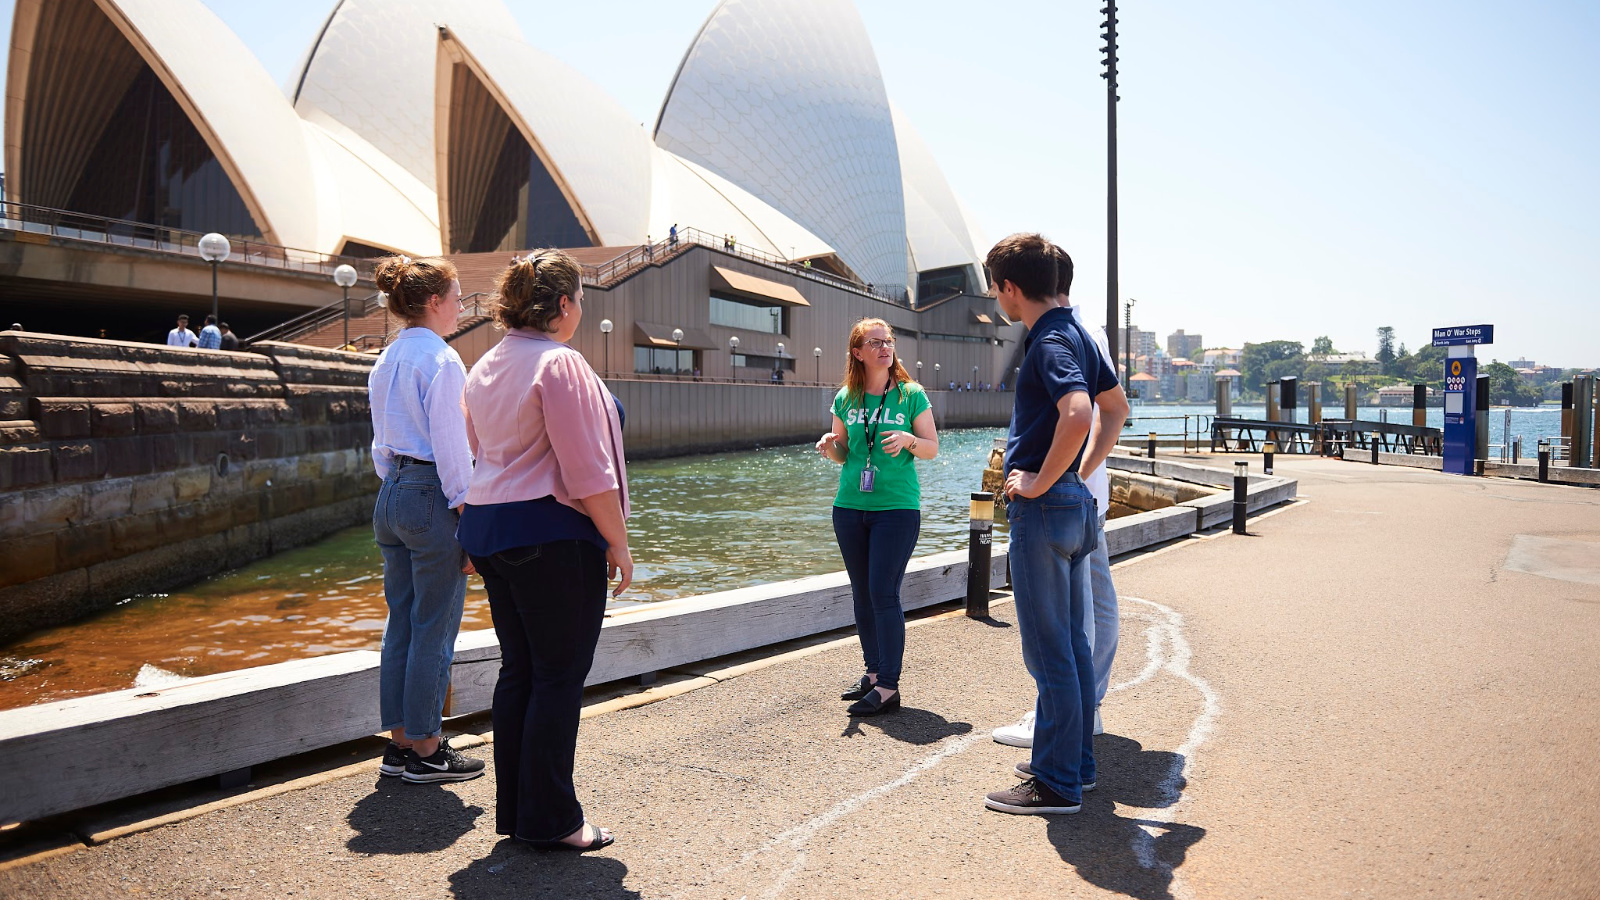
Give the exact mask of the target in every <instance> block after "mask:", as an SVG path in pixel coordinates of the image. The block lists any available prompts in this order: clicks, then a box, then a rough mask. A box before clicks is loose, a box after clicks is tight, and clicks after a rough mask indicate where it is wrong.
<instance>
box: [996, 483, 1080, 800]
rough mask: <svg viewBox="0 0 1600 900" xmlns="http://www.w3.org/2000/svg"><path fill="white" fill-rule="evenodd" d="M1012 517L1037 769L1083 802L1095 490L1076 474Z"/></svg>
mask: <svg viewBox="0 0 1600 900" xmlns="http://www.w3.org/2000/svg"><path fill="white" fill-rule="evenodd" d="M1006 515H1007V518H1008V519H1009V520H1010V522H1011V547H1010V562H1011V582H1012V586H1013V587H1014V588H1015V591H1016V605H1017V628H1018V631H1020V632H1021V638H1022V659H1023V662H1024V663H1025V664H1026V665H1027V667H1028V672H1029V674H1031V675H1032V676H1033V680H1034V683H1035V684H1036V685H1037V686H1038V689H1039V700H1038V706H1037V708H1036V714H1035V718H1034V729H1033V759H1032V766H1033V771H1034V773H1035V775H1036V776H1037V777H1038V778H1039V780H1041V781H1043V782H1044V783H1045V784H1046V785H1047V786H1048V787H1049V788H1050V789H1051V790H1053V791H1055V792H1056V793H1057V794H1059V795H1061V796H1062V797H1064V798H1066V799H1068V800H1081V799H1082V798H1083V785H1084V784H1085V783H1087V782H1092V781H1094V780H1095V777H1096V775H1095V762H1094V746H1093V744H1094V737H1093V730H1094V717H1093V715H1092V713H1093V711H1094V685H1095V672H1094V659H1093V653H1092V651H1091V650H1090V648H1089V634H1088V631H1087V629H1086V627H1085V626H1086V623H1087V622H1088V621H1091V618H1090V617H1091V616H1092V612H1091V610H1090V606H1091V604H1092V603H1093V601H1092V599H1091V598H1090V596H1089V594H1088V590H1087V588H1088V586H1089V583H1090V580H1089V573H1088V569H1089V556H1090V554H1091V553H1093V551H1094V548H1095V545H1096V544H1097V543H1098V541H1099V534H1098V532H1099V530H1100V520H1099V516H1098V515H1097V514H1096V513H1095V508H1094V498H1093V497H1092V496H1090V494H1089V489H1088V488H1086V487H1084V484H1083V480H1082V479H1080V478H1078V476H1076V475H1072V474H1068V475H1063V476H1062V477H1061V480H1059V481H1057V482H1056V483H1055V484H1054V485H1053V486H1052V487H1051V488H1050V490H1048V491H1046V492H1045V493H1043V494H1041V495H1040V496H1038V497H1036V498H1034V499H1032V500H1029V499H1025V498H1018V499H1016V500H1012V501H1011V502H1010V503H1008V504H1007V505H1006Z"/></svg>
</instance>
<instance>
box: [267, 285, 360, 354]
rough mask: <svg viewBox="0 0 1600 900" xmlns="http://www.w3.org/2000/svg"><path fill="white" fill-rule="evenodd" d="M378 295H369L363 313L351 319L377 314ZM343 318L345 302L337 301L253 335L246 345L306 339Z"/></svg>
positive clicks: (352, 316)
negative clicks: (307, 336)
mask: <svg viewBox="0 0 1600 900" xmlns="http://www.w3.org/2000/svg"><path fill="white" fill-rule="evenodd" d="M378 294H379V292H378V291H373V292H372V293H371V294H368V295H367V297H366V299H364V300H362V301H360V302H361V312H359V313H353V314H352V315H351V316H350V318H352V319H360V318H365V317H366V316H370V315H372V314H373V313H374V312H377V311H378V309H379V308H380V307H379V306H378ZM343 317H344V301H343V300H335V301H333V302H332V303H329V304H328V305H327V306H319V307H317V308H316V309H313V310H312V311H310V312H308V313H301V314H300V315H298V316H295V317H294V318H292V319H290V320H288V321H287V322H281V323H279V324H277V325H274V326H272V327H271V328H268V329H267V330H266V331H263V332H260V333H258V334H254V335H251V336H250V337H248V338H245V340H244V343H245V344H246V345H249V344H254V343H258V342H260V341H285V342H293V341H294V340H295V339H296V338H300V337H305V336H306V335H308V334H311V333H312V332H314V331H320V330H322V329H323V328H325V327H327V326H328V325H329V324H331V323H333V322H337V321H339V320H340V319H341V318H343Z"/></svg>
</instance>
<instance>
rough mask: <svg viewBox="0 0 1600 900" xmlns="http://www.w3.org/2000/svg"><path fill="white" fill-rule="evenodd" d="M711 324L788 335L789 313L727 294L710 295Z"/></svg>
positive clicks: (778, 307) (781, 308)
mask: <svg viewBox="0 0 1600 900" xmlns="http://www.w3.org/2000/svg"><path fill="white" fill-rule="evenodd" d="M711 324H713V325H722V326H725V327H728V328H740V329H743V330H745V331H760V332H763V333H766V334H788V333H789V311H788V310H786V309H784V308H783V307H781V306H764V305H762V304H760V303H755V302H753V301H750V300H744V299H739V298H735V297H730V296H728V295H727V294H712V295H711Z"/></svg>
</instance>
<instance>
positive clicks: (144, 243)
mask: <svg viewBox="0 0 1600 900" xmlns="http://www.w3.org/2000/svg"><path fill="white" fill-rule="evenodd" d="M0 229H9V230H12V231H23V232H29V233H33V234H47V235H50V236H51V237H62V238H71V239H73V240H80V241H91V242H93V243H97V244H108V245H113V246H119V247H137V248H140V249H144V250H154V251H156V252H158V253H173V254H177V255H180V256H192V257H196V258H199V257H200V238H202V237H204V234H203V233H201V232H198V231H186V230H184V229H181V228H171V227H168V226H166V225H152V224H150V223H149V222H135V221H132V220H129V219H114V218H111V217H109V216H95V215H90V214H88V213H79V212H72V211H71V210H66V209H55V208H53V207H49V206H35V205H33V204H31V203H17V202H13V201H5V200H0ZM228 243H229V244H230V245H231V250H232V252H231V253H230V254H229V256H228V260H227V261H228V263H229V264H243V265H249V266H265V267H268V268H274V269H283V270H286V271H291V272H310V273H316V274H319V275H326V276H328V277H330V278H331V277H333V270H334V269H336V268H338V267H339V266H341V265H349V266H353V267H354V268H355V270H356V276H357V278H358V279H360V280H364V281H368V282H370V281H371V280H372V271H373V261H372V260H370V259H366V258H363V257H358V256H336V255H334V254H331V253H319V252H317V251H315V250H299V249H296V248H294V247H284V246H281V245H279V244H268V243H266V242H264V241H258V240H251V239H250V238H246V237H238V236H235V235H228Z"/></svg>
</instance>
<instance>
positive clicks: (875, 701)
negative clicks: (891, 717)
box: [845, 690, 900, 716]
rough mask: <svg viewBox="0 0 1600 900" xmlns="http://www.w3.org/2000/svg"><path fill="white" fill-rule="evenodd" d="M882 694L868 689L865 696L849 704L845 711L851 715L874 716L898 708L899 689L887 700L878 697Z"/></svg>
mask: <svg viewBox="0 0 1600 900" xmlns="http://www.w3.org/2000/svg"><path fill="white" fill-rule="evenodd" d="M882 696H883V695H882V694H880V693H878V692H877V691H876V690H873V691H868V692H867V695H866V696H865V697H862V698H861V699H860V700H857V701H856V702H854V703H852V704H850V706H849V708H848V709H846V710H845V712H847V713H849V714H850V715H852V716H876V715H880V714H882V713H886V712H893V711H894V710H897V709H899V708H900V692H899V691H895V692H894V696H892V697H890V698H889V699H887V700H883V699H880V698H881V697H882Z"/></svg>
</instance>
